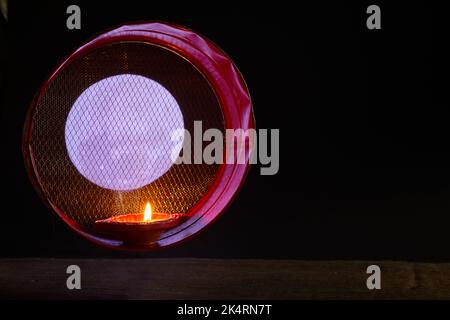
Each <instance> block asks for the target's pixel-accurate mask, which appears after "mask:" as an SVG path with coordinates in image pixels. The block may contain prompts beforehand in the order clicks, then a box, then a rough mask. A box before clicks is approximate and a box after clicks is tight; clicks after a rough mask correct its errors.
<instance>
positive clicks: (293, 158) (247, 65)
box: [0, 0, 450, 261]
mask: <svg viewBox="0 0 450 320" xmlns="http://www.w3.org/2000/svg"><path fill="white" fill-rule="evenodd" d="M314 3H316V2H314ZM427 3H428V2H426V3H425V2H410V1H408V2H402V3H400V2H396V4H393V3H390V4H386V3H375V4H379V5H380V7H381V10H382V29H381V30H368V29H367V28H366V19H367V16H368V15H367V14H366V8H367V6H368V5H369V4H372V3H360V4H351V3H349V2H344V1H333V2H332V1H330V2H329V3H327V2H324V1H318V2H317V4H316V5H312V4H308V5H305V4H296V6H288V5H286V4H283V3H279V2H277V3H269V4H267V5H262V4H256V3H255V4H253V5H252V4H247V5H246V6H245V7H244V4H243V2H242V1H241V2H237V3H233V2H228V1H209V2H205V3H203V4H200V3H197V4H195V5H194V4H193V3H186V2H184V4H183V5H180V4H179V3H177V2H170V3H167V4H166V5H161V4H158V3H157V2H156V1H142V2H135V1H129V0H127V1H117V2H98V1H95V3H94V1H90V2H81V1H70V2H67V1H66V2H65V1H54V3H48V2H45V1H32V2H31V1H30V2H29V3H28V2H24V1H17V0H13V1H10V8H9V11H10V15H9V22H8V24H7V26H6V29H7V30H6V37H4V39H2V42H1V51H2V52H5V51H7V53H8V55H7V56H8V58H7V60H6V63H5V62H2V72H3V71H5V72H6V75H7V76H6V79H7V81H6V88H2V89H3V91H2V92H3V93H4V96H3V97H2V100H1V101H2V105H1V112H2V115H1V128H0V129H1V137H2V149H1V150H2V151H1V159H0V160H1V166H0V168H2V172H1V178H2V183H1V188H2V189H1V195H2V196H1V203H0V245H1V249H0V255H1V256H5V257H21V256H55V257H59V256H67V257H125V256H126V257H152V256H160V257H175V256H176V257H221V258H231V257H233V258H268V259H275V258H292V259H389V260H392V259H394V260H398V259H408V260H422V261H450V250H448V244H449V243H450V234H449V233H448V227H449V223H450V212H449V209H450V208H449V199H450V197H449V196H450V166H449V164H450V162H449V160H450V153H449V150H450V149H449V147H448V141H449V140H448V138H449V130H450V126H449V125H448V122H449V120H450V117H449V116H450V114H449V112H450V109H449V98H448V95H447V93H448V84H449V83H448V74H447V65H446V64H447V60H448V57H449V55H448V51H447V52H446V51H445V49H446V42H448V38H449V37H448V32H447V31H446V20H447V19H446V17H445V10H444V8H442V7H439V6H434V5H432V4H429V3H428V4H427ZM69 4H79V5H80V7H81V11H82V22H81V23H82V29H81V30H79V31H77V30H67V28H66V18H67V14H66V13H65V11H66V8H67V6H68V5H69ZM136 20H163V21H169V22H175V23H178V24H182V25H185V26H187V27H190V28H192V29H194V30H196V31H198V32H199V33H201V34H203V35H205V36H206V37H208V38H209V39H211V40H212V41H214V42H215V43H216V44H218V45H219V46H220V47H221V48H222V49H223V50H224V51H225V52H227V53H228V54H229V55H230V56H231V57H232V59H233V60H234V62H235V63H236V65H237V66H238V67H239V69H240V71H241V72H242V73H243V75H244V77H245V79H246V81H247V84H248V86H249V89H250V92H251V95H252V97H253V104H254V111H255V116H256V121H257V126H258V127H259V128H279V129H280V136H281V146H280V158H281V159H280V171H279V173H278V175H275V176H260V175H259V167H258V166H254V167H253V168H252V169H251V172H250V174H249V177H248V179H247V181H246V183H245V185H244V187H243V189H242V191H241V193H240V194H239V196H238V197H237V198H236V200H235V201H234V203H233V204H232V206H231V207H230V209H229V210H228V211H227V212H226V213H225V214H224V215H223V216H222V218H221V219H219V220H218V221H217V222H216V223H215V224H214V225H213V226H211V227H210V228H208V229H207V230H206V231H204V232H203V233H202V234H200V235H199V236H198V237H196V238H195V239H193V240H191V241H189V242H187V243H184V244H183V245H181V246H178V247H175V248H171V249H168V250H164V251H161V252H157V253H145V254H142V253H139V254H138V253H124V252H116V251H110V250H107V249H103V248H98V247H96V246H94V245H92V244H91V243H89V242H87V241H86V240H83V239H82V238H81V237H79V236H78V235H76V234H74V233H73V232H71V231H70V230H69V229H68V228H67V227H66V226H65V225H64V223H62V222H61V221H60V220H59V219H58V218H57V217H56V215H54V214H52V213H50V212H49V211H48V210H47V209H46V208H45V207H44V205H43V204H42V203H41V201H40V199H39V198H38V196H37V194H36V193H35V191H34V189H33V188H32V186H31V184H30V183H29V180H28V177H27V175H26V172H25V169H24V165H23V161H22V156H21V133H22V125H23V121H24V115H25V112H26V110H27V108H28V106H29V104H30V101H31V99H32V97H33V95H34V93H35V92H36V90H37V89H38V87H39V85H40V84H41V83H42V82H43V81H44V80H45V78H46V77H47V76H48V74H49V73H50V72H51V71H52V69H53V68H54V67H55V66H56V65H57V63H58V62H59V61H61V60H62V59H63V58H64V57H65V56H67V55H69V54H70V53H71V52H72V51H73V50H75V49H76V48H77V47H78V46H79V45H80V44H81V43H83V42H85V41H86V40H87V39H89V38H90V37H92V36H94V35H95V34H97V33H98V32H101V31H102V30H104V29H107V28H110V27H112V26H115V25H120V24H123V23H126V22H129V21H136ZM4 34H5V32H4V31H3V32H2V36H3V35H4Z"/></svg>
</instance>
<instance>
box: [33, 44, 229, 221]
mask: <svg viewBox="0 0 450 320" xmlns="http://www.w3.org/2000/svg"><path fill="white" fill-rule="evenodd" d="M122 74H132V75H140V76H143V77H146V78H149V79H153V80H155V81H157V82H158V83H159V84H161V85H162V86H163V87H164V88H166V89H167V90H168V91H169V92H170V93H171V95H172V96H173V97H174V98H175V99H176V101H177V103H178V105H179V107H180V109H181V113H182V117H183V121H184V128H185V129H187V130H189V131H190V132H191V133H192V132H193V126H194V121H196V120H201V121H202V125H203V130H206V129H208V128H219V129H221V130H222V131H223V130H224V123H223V116H222V112H221V110H220V105H219V103H218V101H217V98H216V96H215V94H214V92H213V90H212V89H211V87H210V86H209V83H208V82H207V81H206V80H205V78H204V77H203V76H202V75H201V74H200V73H199V72H198V70H197V69H195V67H194V66H192V65H191V64H190V63H189V62H188V61H186V60H184V59H183V58H181V57H179V56H178V55H177V54H175V53H172V52H171V51H168V50H167V49H164V48H161V47H158V46H155V45H152V44H148V43H142V42H121V43H115V44H110V45H107V46H104V47H101V48H98V49H96V50H93V51H91V52H89V53H88V54H87V55H85V56H83V57H81V58H78V59H76V60H75V61H73V62H72V63H70V64H69V65H68V66H67V67H65V68H64V69H63V70H62V71H60V73H59V74H58V75H57V76H56V77H55V78H54V80H53V81H52V82H51V83H50V84H49V86H48V88H47V91H46V92H45V93H44V94H43V95H42V97H41V98H40V99H39V101H37V105H36V108H35V111H34V114H33V115H32V117H31V121H32V123H31V128H32V131H31V141H30V147H31V150H32V153H31V154H32V157H33V162H34V166H35V169H36V173H37V175H38V177H39V181H40V184H41V186H42V188H43V191H44V194H45V195H46V196H47V197H48V198H49V200H50V201H51V202H52V203H53V205H55V206H56V207H58V208H59V209H60V210H61V211H62V212H63V213H64V214H66V215H67V216H68V217H70V218H71V219H73V220H74V221H76V222H77V223H79V224H81V225H84V226H90V225H92V224H93V223H94V222H95V220H98V219H105V218H108V217H111V216H115V215H119V214H126V213H140V212H142V211H143V209H144V206H145V203H146V202H147V201H150V202H151V203H152V206H153V208H154V209H155V211H157V212H168V213H187V212H188V211H189V210H190V209H191V208H192V207H193V206H194V205H195V204H196V203H197V202H198V201H199V200H200V199H201V198H202V196H203V195H204V194H205V193H206V192H207V191H208V190H209V188H210V187H211V184H212V182H213V181H214V179H215V177H216V174H217V172H218V168H219V166H218V165H206V164H201V165H199V164H196V165H194V164H192V165H189V164H181V165H174V166H172V167H170V169H169V170H168V171H167V172H165V174H163V175H162V176H161V177H159V178H158V179H156V180H155V181H153V182H152V183H149V184H146V185H144V186H142V187H140V188H138V189H135V190H131V191H125V190H122V191H114V190H110V189H107V188H102V187H100V186H98V185H97V184H94V183H92V182H90V181H89V180H88V179H86V178H85V177H84V176H83V175H80V174H79V172H78V170H77V168H76V167H75V166H74V164H73V163H72V161H71V159H70V157H69V155H68V152H67V148H66V142H65V126H66V119H67V118H68V115H69V112H70V110H71V108H72V106H73V105H74V103H75V102H76V100H77V99H78V97H79V96H80V95H81V94H82V93H83V92H84V91H85V90H86V89H87V88H89V87H90V86H91V85H92V84H94V83H96V82H98V81H101V80H103V79H105V78H108V77H112V76H116V75H122ZM135 90H139V89H138V88H135ZM103 95H104V96H107V95H108V94H107V93H105V92H104V93H103ZM121 96H122V100H123V101H124V102H125V104H126V105H127V106H133V105H134V102H133V99H134V98H135V97H136V95H133V94H130V92H128V93H127V92H126V90H125V91H124V92H123V93H122V94H121ZM91 98H93V97H91ZM94 100H95V99H94ZM144 104H145V102H144ZM163 109H164V108H162V109H161V111H159V112H160V113H161V112H164V110H163ZM112 111H114V112H111V113H110V114H111V115H110V116H109V117H108V116H106V117H100V116H99V114H102V112H103V111H101V110H97V111H96V112H95V115H96V116H94V118H92V119H91V120H90V121H94V124H95V123H97V122H96V121H98V131H99V134H98V135H97V136H94V141H92V139H91V140H90V139H89V138H88V139H84V142H83V146H82V147H81V150H82V152H81V154H83V155H84V156H85V157H86V159H89V157H91V156H92V155H93V153H92V152H91V151H92V147H93V146H94V145H95V144H96V143H97V142H99V147H100V146H101V145H102V144H103V145H105V143H106V145H108V143H109V146H110V147H113V148H116V151H117V152H118V159H119V160H117V159H116V160H117V161H121V160H120V159H122V160H126V159H127V157H131V159H133V160H136V158H139V157H140V158H141V160H142V163H143V164H145V163H146V161H147V163H148V161H149V158H148V157H149V155H148V152H147V151H148V150H145V148H144V150H143V149H142V148H141V146H142V145H146V143H148V140H147V141H146V143H143V141H142V140H140V139H143V137H144V138H145V137H147V138H148V137H149V136H148V135H147V136H146V135H145V134H142V133H143V132H144V133H147V134H150V135H151V136H150V137H153V138H154V137H155V135H158V132H159V133H161V132H163V131H161V130H162V129H161V128H160V127H158V125H161V121H151V120H149V119H144V120H146V122H150V125H147V124H148V123H142V125H136V126H134V127H130V126H128V127H126V128H122V129H123V130H122V131H121V134H122V136H123V137H124V140H123V141H122V143H120V142H118V141H119V140H111V141H109V142H108V138H109V137H111V132H108V125H106V126H105V125H104V123H103V125H102V121H106V122H107V123H108V121H109V122H110V124H112V123H114V122H115V121H114V117H120V118H124V117H125V118H127V119H128V120H129V121H125V123H133V122H134V123H136V121H137V122H139V120H140V119H137V118H133V112H123V113H121V112H117V110H112ZM128 111H132V110H128ZM105 119H106V120H105ZM161 119H162V118H161ZM166 119H167V117H166ZM167 121H170V119H168V120H167ZM144 122H145V121H144ZM95 127H97V126H95ZM80 128H83V126H80ZM148 128H153V130H151V131H148V132H147V131H146V130H148ZM155 128H159V129H158V130H155ZM89 129H90V130H91V135H92V130H93V129H92V126H89ZM81 130H82V129H81ZM94 130H95V129H94ZM124 133H126V134H124ZM78 135H79V136H81V137H86V136H88V135H83V132H79V133H78ZM97 140H98V141H97ZM130 141H131V143H130ZM106 151H107V152H109V151H110V150H106ZM134 151H136V152H134ZM166 151H167V150H161V154H163V157H165V156H169V157H170V152H166ZM151 156H152V155H150V157H151ZM90 160H94V161H93V163H95V164H96V165H98V166H100V165H101V164H102V163H103V162H104V161H105V159H90ZM138 160H139V159H138ZM88 162H89V161H87V162H86V163H88ZM137 163H140V162H139V161H137ZM158 163H159V164H161V163H162V161H159V160H157V159H156V160H155V162H154V165H155V166H156V167H155V168H157V166H158ZM122 164H126V161H123V162H122ZM115 165H116V166H117V163H116V164H115V163H114V159H112V160H111V162H110V163H109V169H108V170H112V169H113V168H114V166H115ZM143 166H144V167H145V165H143ZM123 169H124V170H123V171H122V173H123V174H120V172H119V173H117V172H116V173H115V174H114V172H113V171H110V172H109V177H110V178H111V179H113V182H114V181H115V183H117V181H120V180H121V179H122V180H123V179H127V170H130V171H131V170H135V169H136V168H134V169H133V168H131V167H128V169H127V166H126V165H125V166H124V167H123ZM138 169H139V168H138ZM140 169H142V168H140ZM152 171H154V170H152ZM128 173H129V172H128ZM114 179H116V180H114ZM122 182H123V181H122Z"/></svg>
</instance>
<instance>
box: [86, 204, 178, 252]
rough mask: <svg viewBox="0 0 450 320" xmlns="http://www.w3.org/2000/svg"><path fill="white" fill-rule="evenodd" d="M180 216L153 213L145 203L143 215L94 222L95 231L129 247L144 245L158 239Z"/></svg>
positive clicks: (134, 214) (133, 214)
mask: <svg viewBox="0 0 450 320" xmlns="http://www.w3.org/2000/svg"><path fill="white" fill-rule="evenodd" d="M179 217H180V215H176V214H171V213H154V212H153V210H152V206H151V205H150V202H147V204H146V206H145V210H144V213H130V214H122V215H118V216H114V217H111V218H108V219H102V220H97V221H95V229H96V231H97V232H98V233H101V234H104V235H106V236H108V235H112V236H115V237H117V238H118V239H120V240H122V241H123V242H124V243H126V244H129V245H146V244H149V243H152V242H154V241H156V240H158V239H159V237H160V236H161V235H162V234H163V233H164V231H166V230H168V229H170V228H173V227H174V226H176V225H177V224H178V221H179Z"/></svg>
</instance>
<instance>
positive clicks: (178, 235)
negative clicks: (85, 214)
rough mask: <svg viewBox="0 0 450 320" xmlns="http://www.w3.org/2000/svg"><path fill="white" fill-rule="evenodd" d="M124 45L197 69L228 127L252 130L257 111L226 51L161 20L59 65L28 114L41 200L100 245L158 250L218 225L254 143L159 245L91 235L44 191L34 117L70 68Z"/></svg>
mask: <svg viewBox="0 0 450 320" xmlns="http://www.w3.org/2000/svg"><path fill="white" fill-rule="evenodd" d="M121 41H138V42H147V43H150V44H154V45H158V46H161V47H164V48H167V49H169V50H171V51H172V52H175V53H177V54H178V55H179V56H180V57H182V58H184V59H186V60H187V61H188V62H190V63H191V64H192V65H193V66H195V67H196V68H197V69H198V70H199V71H200V72H201V73H202V74H203V76H204V77H205V79H206V80H207V81H208V82H209V84H210V85H211V87H212V89H213V91H214V92H215V94H216V96H217V98H218V100H219V104H220V107H221V110H222V113H223V116H224V122H225V129H238V128H239V129H243V130H247V129H252V128H255V121H254V116H253V108H252V103H251V98H250V94H249V92H248V89H247V86H246V84H245V82H244V79H243V77H242V75H241V74H240V72H239V71H238V70H237V68H236V66H235V65H234V63H233V62H232V61H231V59H230V58H229V57H228V56H227V55H226V54H225V53H224V52H223V51H222V50H221V49H219V48H218V47H217V46H216V45H214V44H213V43H212V42H211V41H209V40H207V39H205V38H204V37H202V36H200V35H198V34H197V33H195V32H193V31H191V30H189V29H187V28H185V27H181V26H178V25H174V24H167V23H162V22H151V23H137V24H127V25H123V26H121V27H118V28H115V29H113V30H110V31H107V32H106V33H103V34H100V35H99V36H97V37H95V38H94V39H92V40H90V41H89V42H87V43H86V44H84V45H82V46H81V47H80V48H78V49H77V50H76V51H75V52H73V53H72V54H71V55H70V56H69V57H67V58H66V59H65V60H64V61H63V62H62V63H60V64H59V65H58V67H57V68H56V69H55V70H54V71H53V72H52V73H51V75H50V77H49V78H48V79H47V80H46V81H45V82H44V83H43V85H42V86H41V88H40V89H39V91H38V93H37V94H36V96H35V98H34V99H33V101H32V103H31V106H30V108H29V110H28V113H27V116H26V120H25V126H24V134H23V144H22V148H23V149H22V151H23V156H24V160H25V165H26V168H27V171H28V174H29V176H30V179H31V181H32V184H33V186H34V187H35V189H36V190H37V191H38V193H39V195H40V196H41V198H42V200H43V201H44V203H45V204H46V205H47V206H48V207H49V208H51V209H52V210H53V211H54V212H56V213H57V214H58V216H59V217H60V218H61V219H62V220H63V221H64V222H66V223H67V224H68V225H69V227H70V228H71V229H73V230H74V231H75V232H77V233H79V234H80V235H82V236H83V237H85V238H86V239H88V240H90V241H92V242H94V243H96V244H98V245H101V246H106V247H109V248H116V249H125V250H154V249H157V248H161V247H167V246H172V245H174V244H177V243H180V242H182V241H185V240H187V239H189V238H191V237H192V236H194V235H195V234H198V232H199V231H201V230H202V229H204V228H205V227H206V226H208V225H210V224H211V223H212V222H214V221H215V220H216V219H217V218H218V217H219V216H220V215H221V214H222V213H223V212H224V210H225V209H226V208H227V206H228V205H229V204H230V203H231V201H232V200H233V199H234V197H235V196H236V195H237V192H238V190H239V189H240V187H241V186H242V184H243V182H244V179H245V177H246V175H247V172H248V170H249V166H250V163H249V157H250V152H249V145H248V144H246V145H245V149H246V150H245V151H246V152H245V154H246V158H245V163H244V164H237V163H235V164H222V165H220V167H219V170H218V172H217V174H216V178H215V181H214V182H213V184H212V185H211V187H210V188H209V191H208V192H207V193H206V194H204V195H203V197H202V198H201V199H200V200H199V201H198V202H197V204H196V205H194V207H192V208H191V210H190V211H189V212H188V215H189V216H190V218H189V219H187V220H186V221H184V222H182V223H181V224H180V225H178V226H176V227H174V228H173V229H170V230H168V231H167V232H165V233H164V234H163V236H162V237H161V238H160V239H159V240H158V241H156V242H155V243H152V244H149V245H148V246H144V247H130V246H128V245H125V244H123V243H122V242H121V241H116V240H111V239H106V238H103V237H98V236H95V235H93V234H91V230H90V229H89V228H86V227H83V226H81V225H79V224H78V223H76V222H75V221H73V220H71V219H70V218H68V217H67V216H66V215H65V214H64V213H63V212H61V211H60V210H59V209H58V208H57V207H56V206H55V205H54V204H53V203H52V202H51V200H50V199H48V198H47V197H46V196H45V194H44V193H43V192H42V185H41V183H40V181H39V175H38V173H37V170H36V167H35V165H34V163H33V156H32V150H31V148H30V141H31V132H32V128H31V119H32V115H33V114H34V110H35V108H36V106H37V102H38V101H39V99H40V98H41V97H42V95H43V94H44V93H45V92H46V90H47V88H48V86H49V84H50V83H51V81H52V80H53V79H54V78H55V77H56V75H57V74H58V73H59V72H60V71H61V70H63V68H64V67H65V66H67V65H68V64H69V63H71V62H72V61H74V60H75V59H78V58H79V57H81V56H83V55H85V54H87V53H88V52H90V51H91V50H94V49H96V48H99V47H102V46H104V45H107V44H111V43H116V42H121ZM235 154H236V153H235Z"/></svg>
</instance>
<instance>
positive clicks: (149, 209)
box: [144, 202, 152, 221]
mask: <svg viewBox="0 0 450 320" xmlns="http://www.w3.org/2000/svg"><path fill="white" fill-rule="evenodd" d="M150 220H152V206H151V205H150V202H147V205H146V206H145V211H144V221H150Z"/></svg>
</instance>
